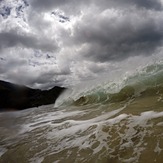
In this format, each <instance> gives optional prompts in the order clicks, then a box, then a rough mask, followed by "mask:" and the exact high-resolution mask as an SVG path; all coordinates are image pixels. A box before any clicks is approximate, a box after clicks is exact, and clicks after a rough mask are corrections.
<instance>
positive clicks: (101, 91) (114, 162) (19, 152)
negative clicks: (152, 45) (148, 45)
mask: <svg viewBox="0 0 163 163" xmlns="http://www.w3.org/2000/svg"><path fill="white" fill-rule="evenodd" d="M103 78H104V77H103ZM106 78H107V77H106ZM94 83H95V82H94V81H91V82H88V83H87V84H83V85H82V86H81V85H78V86H75V87H72V88H70V89H68V90H67V91H65V92H64V93H63V94H62V95H61V96H60V97H59V99H58V100H57V101H56V104H55V105H54V104H53V105H47V106H41V107H39V108H31V109H27V110H23V111H17V112H4V113H0V163H147V162H148V163H162V162H163V62H161V61H160V62H157V63H152V64H148V65H145V66H144V67H141V68H139V69H137V70H135V72H133V73H130V74H128V75H124V76H120V77H119V78H118V80H117V78H116V80H112V81H108V78H107V80H101V82H99V81H98V82H97V83H96V84H94Z"/></svg>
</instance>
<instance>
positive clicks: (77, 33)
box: [73, 10, 163, 62]
mask: <svg viewBox="0 0 163 163" xmlns="http://www.w3.org/2000/svg"><path fill="white" fill-rule="evenodd" d="M133 12H134V13H130V14H129V12H126V11H125V12H122V13H120V14H119V13H118V15H117V16H116V17H115V16H113V17H111V18H110V17H108V16H100V14H99V15H98V14H97V15H95V16H93V15H89V17H88V16H86V17H84V18H83V20H81V21H79V23H78V24H77V25H76V28H75V30H74V42H73V43H75V42H77V44H79V45H80V44H81V45H83V48H81V50H80V52H79V53H80V55H83V56H84V57H85V58H87V59H90V60H94V61H96V62H97V61H101V62H104V61H105V62H108V61H112V60H122V59H125V58H127V57H131V56H135V55H145V56H149V55H151V54H153V53H154V52H155V50H156V49H157V48H159V47H161V46H162V43H163V31H162V29H161V27H162V25H163V20H162V18H161V17H160V18H158V19H157V16H156V15H155V13H153V14H152V15H150V13H148V12H144V11H141V10H139V11H137V10H133ZM148 14H149V15H148Z"/></svg>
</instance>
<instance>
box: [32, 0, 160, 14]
mask: <svg viewBox="0 0 163 163" xmlns="http://www.w3.org/2000/svg"><path fill="white" fill-rule="evenodd" d="M30 3H31V6H32V7H33V8H35V9H36V10H42V11H47V10H51V9H54V8H61V9H64V10H66V11H67V12H68V11H70V12H71V11H72V10H73V11H76V10H78V11H79V10H80V9H81V6H91V5H96V6H98V7H99V6H100V8H101V9H106V8H107V9H108V8H126V7H129V6H135V7H138V8H145V9H152V10H153V9H154V10H162V3H161V0H155V1H153V0H101V1H99V0H87V1H86V0H80V1H75V0H55V1H54V0H46V1H45V0H33V1H31V2H30ZM72 14H73V13H72Z"/></svg>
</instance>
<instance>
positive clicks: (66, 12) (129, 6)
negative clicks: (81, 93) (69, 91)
mask: <svg viewBox="0 0 163 163" xmlns="http://www.w3.org/2000/svg"><path fill="white" fill-rule="evenodd" d="M162 44H163V0H0V79H1V80H6V81H12V82H16V83H18V84H21V83H23V84H26V85H28V86H31V87H34V88H43V89H45V88H50V87H52V86H54V85H63V86H68V85H72V84H75V83H78V82H80V81H85V80H90V79H95V78H98V77H99V76H100V74H103V73H107V72H108V71H110V69H113V68H115V69H116V68H117V65H120V64H122V63H123V62H125V61H128V62H129V61H131V62H130V63H131V64H132V63H134V62H133V61H132V58H135V57H142V58H148V57H149V56H154V55H155V54H157V53H158V52H159V53H162V51H163V50H162Z"/></svg>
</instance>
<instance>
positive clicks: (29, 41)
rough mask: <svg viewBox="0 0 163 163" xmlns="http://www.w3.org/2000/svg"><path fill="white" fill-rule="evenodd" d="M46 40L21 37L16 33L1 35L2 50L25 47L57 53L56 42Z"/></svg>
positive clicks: (0, 47)
mask: <svg viewBox="0 0 163 163" xmlns="http://www.w3.org/2000/svg"><path fill="white" fill-rule="evenodd" d="M51 41H52V40H48V39H46V38H36V36H29V35H21V34H18V33H17V32H16V31H14V30H11V31H9V32H1V33H0V49H2V48H7V47H15V46H24V47H27V48H34V49H41V50H43V51H56V50H57V44H56V42H55V41H53V42H51Z"/></svg>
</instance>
